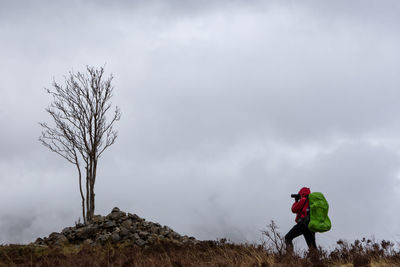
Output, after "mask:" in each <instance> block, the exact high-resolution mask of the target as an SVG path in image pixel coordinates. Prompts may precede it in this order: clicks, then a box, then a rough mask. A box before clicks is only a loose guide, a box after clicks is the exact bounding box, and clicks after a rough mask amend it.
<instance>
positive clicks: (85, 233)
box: [33, 207, 198, 246]
mask: <svg viewBox="0 0 400 267" xmlns="http://www.w3.org/2000/svg"><path fill="white" fill-rule="evenodd" d="M164 241H170V242H173V243H176V244H195V243H197V242H198V241H197V240H196V239H195V238H194V237H188V236H182V235H180V234H178V233H177V232H175V231H173V230H172V229H171V228H169V227H168V226H161V225H160V224H159V223H153V222H149V221H146V220H145V219H143V218H140V217H139V216H138V215H136V214H131V213H126V212H123V211H121V210H120V209H119V208H117V207H115V208H113V209H112V211H111V213H110V214H108V215H107V216H101V215H96V216H95V217H94V219H93V222H92V223H90V224H86V225H85V224H80V223H79V224H76V225H75V226H74V227H67V228H65V229H63V230H62V231H61V233H57V232H54V233H51V234H50V235H49V236H48V237H44V238H38V239H37V240H36V241H35V242H34V243H33V244H35V245H41V246H63V245H66V244H75V245H80V244H85V245H103V244H106V243H112V244H118V243H130V244H135V245H138V246H145V245H150V244H154V243H158V242H164Z"/></svg>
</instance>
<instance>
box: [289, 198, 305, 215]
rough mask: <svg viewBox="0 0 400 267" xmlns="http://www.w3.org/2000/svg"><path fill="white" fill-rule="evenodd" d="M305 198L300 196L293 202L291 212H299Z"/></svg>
mask: <svg viewBox="0 0 400 267" xmlns="http://www.w3.org/2000/svg"><path fill="white" fill-rule="evenodd" d="M306 200H307V198H305V197H302V198H301V199H300V200H299V201H297V202H295V203H293V205H292V212H293V213H299V212H300V211H301V208H302V207H303V206H304V202H305V201H306Z"/></svg>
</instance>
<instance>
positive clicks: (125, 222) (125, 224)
mask: <svg viewBox="0 0 400 267" xmlns="http://www.w3.org/2000/svg"><path fill="white" fill-rule="evenodd" d="M121 225H122V226H123V227H125V228H129V227H131V225H132V220H131V219H128V220H125V221H123V222H122V223H121Z"/></svg>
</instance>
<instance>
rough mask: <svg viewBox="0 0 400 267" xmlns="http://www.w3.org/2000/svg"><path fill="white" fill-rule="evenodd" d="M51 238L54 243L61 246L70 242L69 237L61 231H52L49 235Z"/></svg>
mask: <svg viewBox="0 0 400 267" xmlns="http://www.w3.org/2000/svg"><path fill="white" fill-rule="evenodd" d="M49 240H50V242H51V243H52V244H53V245H56V246H59V245H64V244H68V243H69V242H68V238H67V237H66V236H65V235H63V234H60V233H51V234H50V235H49Z"/></svg>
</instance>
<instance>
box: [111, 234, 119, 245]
mask: <svg viewBox="0 0 400 267" xmlns="http://www.w3.org/2000/svg"><path fill="white" fill-rule="evenodd" d="M111 240H112V242H113V243H117V242H118V241H120V240H121V237H120V236H119V234H118V233H113V234H112V235H111Z"/></svg>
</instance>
